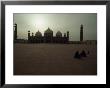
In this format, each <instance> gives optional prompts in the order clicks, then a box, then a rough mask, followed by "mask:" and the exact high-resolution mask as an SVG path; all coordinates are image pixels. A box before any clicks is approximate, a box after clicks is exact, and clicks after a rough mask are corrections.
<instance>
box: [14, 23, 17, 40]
mask: <svg viewBox="0 0 110 88" xmlns="http://www.w3.org/2000/svg"><path fill="white" fill-rule="evenodd" d="M14 27H15V30H14V40H17V24H16V23H15V24H14Z"/></svg>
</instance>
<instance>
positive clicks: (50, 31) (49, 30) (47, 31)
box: [45, 28, 53, 33]
mask: <svg viewBox="0 0 110 88" xmlns="http://www.w3.org/2000/svg"><path fill="white" fill-rule="evenodd" d="M45 33H53V31H52V30H51V29H50V28H48V29H47V30H46V31H45Z"/></svg>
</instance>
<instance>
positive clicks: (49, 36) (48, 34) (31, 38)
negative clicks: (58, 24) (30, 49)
mask: <svg viewBox="0 0 110 88" xmlns="http://www.w3.org/2000/svg"><path fill="white" fill-rule="evenodd" d="M28 42H29V43H68V42H69V31H67V33H64V36H62V33H61V32H60V31H58V32H57V33H56V36H53V31H52V30H51V29H50V28H48V29H47V30H45V32H44V36H42V33H41V32H40V31H37V32H36V33H35V35H34V34H33V33H32V35H30V31H28Z"/></svg>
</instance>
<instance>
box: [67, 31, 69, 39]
mask: <svg viewBox="0 0 110 88" xmlns="http://www.w3.org/2000/svg"><path fill="white" fill-rule="evenodd" d="M67 38H68V41H69V31H67Z"/></svg>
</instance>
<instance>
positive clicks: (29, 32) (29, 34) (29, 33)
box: [28, 31, 30, 41]
mask: <svg viewBox="0 0 110 88" xmlns="http://www.w3.org/2000/svg"><path fill="white" fill-rule="evenodd" d="M29 40H30V31H28V41H29Z"/></svg>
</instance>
